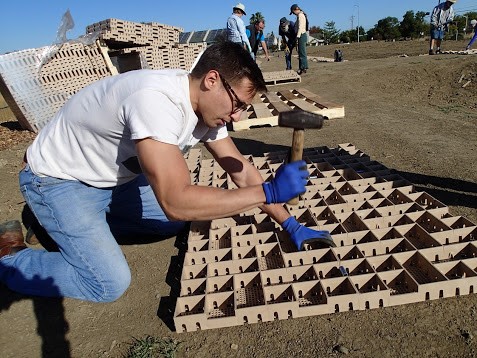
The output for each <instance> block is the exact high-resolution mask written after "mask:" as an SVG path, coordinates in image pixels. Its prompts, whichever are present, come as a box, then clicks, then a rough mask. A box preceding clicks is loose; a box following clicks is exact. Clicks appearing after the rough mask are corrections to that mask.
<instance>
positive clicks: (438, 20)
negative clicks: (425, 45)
mask: <svg viewBox="0 0 477 358" xmlns="http://www.w3.org/2000/svg"><path fill="white" fill-rule="evenodd" d="M456 2H457V0H447V1H444V2H441V3H440V4H439V5H437V6H436V7H435V8H434V9H433V10H432V13H431V41H430V43H429V55H435V54H438V53H440V52H441V42H442V40H443V39H444V34H445V32H446V31H447V29H448V27H449V24H451V23H452V21H454V9H453V8H452V5H454V4H455V3H456ZM434 47H436V50H435V51H434Z"/></svg>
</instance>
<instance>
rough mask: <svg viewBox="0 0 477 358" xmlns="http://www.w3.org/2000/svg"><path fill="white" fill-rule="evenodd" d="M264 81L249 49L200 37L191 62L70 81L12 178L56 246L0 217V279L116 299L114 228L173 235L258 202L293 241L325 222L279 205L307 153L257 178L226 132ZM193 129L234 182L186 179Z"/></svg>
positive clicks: (31, 288)
mask: <svg viewBox="0 0 477 358" xmlns="http://www.w3.org/2000/svg"><path fill="white" fill-rule="evenodd" d="M266 90H267V88H266V85H265V81H264V79H263V75H262V73H261V71H260V69H259V68H258V66H257V64H256V63H255V62H254V61H253V59H252V58H251V56H250V55H249V53H248V51H246V50H245V49H244V48H243V47H242V45H241V44H237V43H233V42H230V41H223V42H217V43H215V44H213V45H211V46H209V47H208V48H207V49H206V50H205V51H204V52H203V53H202V55H201V56H200V58H199V60H198V61H197V64H196V65H195V67H194V68H193V69H192V71H191V72H190V73H189V72H187V71H184V70H174V69H167V70H137V71H130V72H126V73H122V74H119V75H117V76H111V77H107V78H104V79H101V80H99V81H96V82H94V83H93V84H91V85H89V86H86V87H85V88H83V89H82V90H80V91H78V92H77V93H75V94H74V95H73V96H72V97H71V98H70V99H69V100H68V101H67V102H66V103H65V105H64V106H63V107H61V108H60V110H59V111H58V112H57V113H56V115H55V117H54V118H52V119H51V120H50V121H49V122H48V124H47V125H46V126H45V127H44V128H43V129H42V130H41V131H40V132H39V133H38V136H37V137H36V138H35V140H34V141H33V143H32V144H31V145H30V146H29V147H28V149H27V152H26V154H25V158H24V168H23V169H22V170H21V171H20V174H19V184H20V190H21V192H22V194H23V197H24V198H25V201H26V203H27V205H28V207H29V208H30V209H31V211H32V212H33V213H34V214H35V217H36V219H37V221H38V222H39V224H40V225H41V226H42V227H43V228H44V230H46V232H47V233H48V234H49V235H50V237H51V238H52V239H53V240H54V242H55V243H56V244H57V246H58V251H55V252H50V251H47V250H44V249H32V248H28V247H27V246H26V245H25V243H24V239H23V233H22V230H21V225H20V223H19V222H10V223H6V224H3V225H0V282H2V283H4V284H5V285H6V286H7V287H8V288H10V289H11V290H13V291H16V292H19V293H23V294H27V295H34V296H45V297H71V298H76V299H80V300H87V301H93V302H111V301H114V300H116V299H118V298H119V297H120V296H122V294H123V293H124V292H125V291H126V289H127V288H128V286H129V284H130V282H131V271H130V269H129V266H128V263H127V260H126V258H125V257H124V254H123V252H122V250H121V247H120V246H119V245H118V243H117V242H116V238H117V237H121V236H128V237H130V238H133V239H134V238H137V239H140V238H144V237H147V235H154V236H156V237H157V235H168V236H170V235H172V236H173V235H177V234H178V233H179V232H180V231H181V230H183V229H184V228H186V227H187V222H189V221H208V220H213V219H217V218H225V217H230V216H233V215H237V214H239V213H243V212H245V211H247V210H250V209H253V208H256V207H259V208H261V209H262V210H263V211H264V212H265V213H267V214H268V215H270V217H271V218H273V220H275V221H276V222H277V223H278V224H280V225H282V228H283V230H284V231H286V232H287V233H288V234H289V237H290V239H291V241H292V242H293V243H294V245H295V246H296V247H297V248H298V249H299V250H300V249H302V248H303V244H304V242H306V241H307V240H312V239H316V238H320V237H324V238H328V241H329V242H332V241H331V239H329V233H328V232H327V231H316V230H313V229H311V228H308V227H306V226H304V225H302V224H300V223H299V222H298V221H297V220H296V219H295V217H293V216H291V215H290V213H289V212H288V211H287V209H286V208H285V207H284V206H283V204H284V203H286V202H287V201H288V200H289V199H291V198H293V197H296V196H297V195H299V194H303V193H304V192H305V191H306V184H307V178H308V175H309V174H308V171H307V170H306V162H305V161H304V160H303V161H297V162H292V163H289V164H283V165H282V166H280V168H278V170H277V171H276V173H275V177H274V178H273V179H271V180H269V181H267V182H264V181H263V178H262V175H261V174H260V172H259V170H258V169H257V168H256V167H255V166H254V165H253V164H252V163H250V161H249V160H248V159H247V158H246V157H244V156H243V155H242V154H241V153H240V152H239V150H238V149H237V147H236V146H235V144H234V142H233V140H232V139H231V138H230V136H228V132H227V124H228V123H230V122H232V121H239V120H240V117H241V114H242V112H243V111H244V110H246V108H247V107H248V106H249V105H250V104H251V102H252V99H253V98H254V96H255V94H257V93H261V92H265V91H266ZM199 141H201V142H203V143H204V146H205V148H206V149H207V150H208V151H209V152H210V153H211V155H212V156H213V157H214V159H215V160H216V161H217V163H218V164H219V165H220V166H221V167H222V168H223V169H224V170H225V172H227V173H228V175H229V176H230V178H231V180H232V181H233V182H234V183H235V184H236V186H237V189H230V190H224V189H221V188H215V187H206V186H199V185H195V184H194V183H192V182H191V176H190V173H189V168H188V166H187V162H186V160H185V158H184V154H186V153H187V152H188V151H189V149H190V148H191V147H193V146H194V145H196V144H197V143H198V142H199Z"/></svg>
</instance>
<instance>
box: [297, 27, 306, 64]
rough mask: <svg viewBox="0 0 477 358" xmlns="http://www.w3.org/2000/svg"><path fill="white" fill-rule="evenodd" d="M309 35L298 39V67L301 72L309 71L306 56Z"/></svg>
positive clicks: (303, 35)
mask: <svg viewBox="0 0 477 358" xmlns="http://www.w3.org/2000/svg"><path fill="white" fill-rule="evenodd" d="M307 39H308V36H307V34H302V35H301V36H300V37H299V38H298V67H299V69H300V70H307V69H308V57H307V55H306V40H307Z"/></svg>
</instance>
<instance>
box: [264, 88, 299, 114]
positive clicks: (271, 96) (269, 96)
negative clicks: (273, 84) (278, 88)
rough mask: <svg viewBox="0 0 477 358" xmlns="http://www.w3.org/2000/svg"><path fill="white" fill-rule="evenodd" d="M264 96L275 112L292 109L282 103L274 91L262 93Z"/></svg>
mask: <svg viewBox="0 0 477 358" xmlns="http://www.w3.org/2000/svg"><path fill="white" fill-rule="evenodd" d="M264 97H265V99H266V100H268V102H270V104H271V105H272V106H273V107H274V108H275V110H276V111H277V112H286V111H291V110H292V108H291V107H290V106H288V105H287V104H286V103H284V102H283V101H282V100H281V98H280V97H279V96H278V95H277V94H276V93H273V92H267V93H265V94H264Z"/></svg>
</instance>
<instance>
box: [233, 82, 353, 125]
mask: <svg viewBox="0 0 477 358" xmlns="http://www.w3.org/2000/svg"><path fill="white" fill-rule="evenodd" d="M310 97H311V98H310ZM318 101H321V102H323V100H322V99H321V97H320V96H318V95H316V94H314V93H313V92H310V91H308V90H306V89H299V90H296V89H295V90H286V91H279V92H266V93H263V94H261V95H257V96H255V97H254V99H253V101H252V105H251V106H250V107H249V108H248V110H247V111H244V112H242V116H241V118H240V121H239V122H234V123H231V124H230V126H231V127H232V130H235V131H240V130H244V129H250V128H251V127H254V126H265V125H268V126H272V127H273V126H277V125H278V115H279V114H280V113H281V112H285V111H290V110H292V109H293V108H292V107H290V105H292V106H293V107H296V108H299V109H302V110H305V111H309V112H313V113H317V114H321V115H322V116H324V117H326V118H328V119H332V118H342V117H344V106H340V105H338V104H336V103H333V104H332V105H330V107H327V106H325V105H323V104H322V103H320V102H318ZM329 103H331V102H327V104H329ZM289 104H290V105H289Z"/></svg>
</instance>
